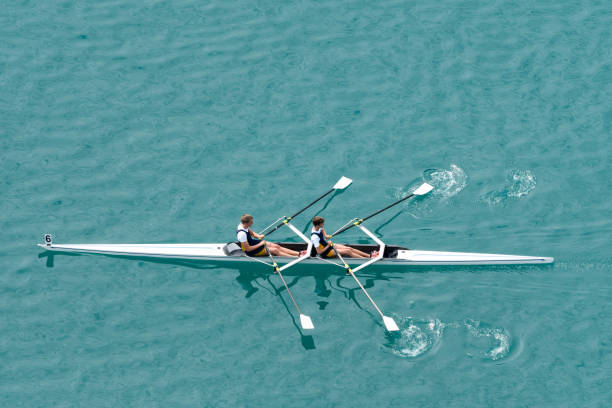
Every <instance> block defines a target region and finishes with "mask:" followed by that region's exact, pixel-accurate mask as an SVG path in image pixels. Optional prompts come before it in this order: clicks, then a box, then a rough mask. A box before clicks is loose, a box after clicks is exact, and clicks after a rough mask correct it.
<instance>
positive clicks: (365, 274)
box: [38, 251, 552, 350]
mask: <svg viewBox="0 0 612 408" xmlns="http://www.w3.org/2000/svg"><path fill="white" fill-rule="evenodd" d="M58 256H59V257H62V256H65V257H76V256H91V255H90V254H75V253H66V252H56V251H44V252H42V253H40V254H39V255H38V258H40V259H46V266H47V267H49V268H52V267H53V266H54V263H55V258H56V257H58ZM95 256H104V257H110V258H123V259H129V260H136V261H140V262H151V263H157V264H167V265H177V266H181V267H185V268H192V269H198V270H207V269H219V268H223V269H229V270H233V271H235V272H236V273H237V274H238V276H237V277H236V281H237V282H238V283H239V284H240V286H241V287H242V289H243V290H244V291H245V297H246V298H249V297H251V296H253V295H254V294H255V293H257V292H259V291H260V290H264V291H265V292H267V293H270V294H272V295H274V296H277V297H278V298H279V299H280V301H281V302H282V304H283V306H284V308H285V309H286V310H287V313H288V314H289V316H290V317H291V319H292V322H293V325H294V326H295V328H296V330H297V331H298V333H299V335H300V340H301V343H302V346H303V347H304V348H305V349H306V350H312V349H315V348H316V346H315V342H314V338H313V336H312V335H309V334H305V332H304V330H302V328H301V326H300V324H299V323H298V321H296V316H295V313H294V312H293V309H291V308H290V307H289V305H288V304H287V299H286V296H287V295H286V293H285V294H283V292H286V289H285V288H284V286H283V285H282V284H281V282H280V280H279V279H278V278H277V277H276V276H275V274H274V271H273V269H272V267H271V266H267V265H264V264H261V263H250V262H248V263H247V262H239V261H237V262H231V261H223V262H215V261H197V260H184V259H171V258H170V259H169V258H150V257H135V256H118V255H95ZM543 267H545V268H549V267H550V268H551V267H552V265H537V266H534V265H495V266H491V265H488V266H487V265H482V266H431V265H421V266H417V265H413V266H400V267H398V266H385V265H378V266H376V267H374V268H372V269H370V270H368V271H365V270H364V271H360V273H359V274H358V276H359V278H360V279H361V280H362V282H363V285H364V287H365V288H366V289H370V288H373V287H374V286H375V282H376V281H387V282H389V281H392V280H397V279H404V278H405V274H406V273H427V272H438V273H439V272H444V271H447V272H451V271H452V272H460V271H461V272H473V273H481V272H483V271H490V272H493V271H500V270H501V271H516V272H525V271H534V270H540V269H542V268H543ZM283 275H284V276H285V277H286V278H287V286H289V288H291V287H293V286H295V285H297V284H298V282H299V281H300V278H314V281H315V287H314V292H315V294H316V295H317V296H318V297H320V298H323V299H321V300H319V301H317V302H316V304H317V306H318V308H319V310H325V308H326V307H327V305H328V304H329V302H328V301H327V300H325V299H327V298H329V297H330V296H331V294H332V293H334V292H336V293H339V294H341V295H342V296H343V297H345V298H346V299H348V300H350V301H351V302H353V303H354V304H355V305H356V306H357V307H358V308H359V309H361V310H363V311H364V312H366V313H367V314H368V315H369V316H370V318H371V319H372V321H374V322H375V323H376V324H377V325H379V326H380V327H381V328H382V329H383V330H384V326H383V325H382V324H381V322H380V320H379V319H378V318H377V317H378V316H377V315H375V314H373V313H371V311H370V310H369V307H363V306H362V304H361V303H360V301H359V300H358V297H357V296H356V293H358V292H359V293H362V292H361V289H360V288H359V287H358V286H357V285H355V282H354V280H353V279H352V277H350V276H348V275H347V274H346V272H345V270H344V268H342V267H336V266H334V265H329V264H323V265H321V264H318V265H312V264H311V265H304V264H302V265H300V264H298V265H295V266H294V267H293V268H289V269H287V270H285V271H284V272H283ZM302 301H303V300H302Z"/></svg>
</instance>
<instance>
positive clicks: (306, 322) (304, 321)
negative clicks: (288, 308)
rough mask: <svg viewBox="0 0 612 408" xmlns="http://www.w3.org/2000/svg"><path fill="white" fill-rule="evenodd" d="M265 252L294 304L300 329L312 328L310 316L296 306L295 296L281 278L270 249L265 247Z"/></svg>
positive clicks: (281, 275)
mask: <svg viewBox="0 0 612 408" xmlns="http://www.w3.org/2000/svg"><path fill="white" fill-rule="evenodd" d="M266 252H267V253H268V256H269V257H270V259H271V260H272V266H273V267H274V272H276V273H278V276H279V277H280V278H281V280H282V281H283V285H285V289H287V293H288V294H289V297H290V298H291V301H292V302H293V305H294V306H295V308H296V310H297V312H298V314H299V315H300V324H301V325H302V329H305V330H311V329H314V324H312V320H311V319H310V316H306V315H305V314H303V313H302V311H301V310H300V307H299V306H298V304H297V302H296V301H295V298H294V297H293V294H292V293H291V290H290V289H289V286H288V285H287V282H285V278H283V274H282V273H281V271H280V268H279V267H278V264H277V263H276V261H275V260H274V257H273V256H272V254H271V253H270V251H269V250H268V249H267V248H266Z"/></svg>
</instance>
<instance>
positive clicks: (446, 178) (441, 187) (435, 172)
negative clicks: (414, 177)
mask: <svg viewBox="0 0 612 408" xmlns="http://www.w3.org/2000/svg"><path fill="white" fill-rule="evenodd" d="M423 179H424V180H425V181H426V182H427V183H429V184H431V185H432V186H433V187H434V190H433V191H432V194H433V195H435V196H437V197H442V198H450V197H453V196H455V195H457V194H459V192H461V190H463V189H464V188H465V187H466V186H467V175H466V174H465V172H464V171H463V169H462V168H461V167H459V166H457V165H456V164H451V165H450V170H446V169H428V170H425V171H424V172H423Z"/></svg>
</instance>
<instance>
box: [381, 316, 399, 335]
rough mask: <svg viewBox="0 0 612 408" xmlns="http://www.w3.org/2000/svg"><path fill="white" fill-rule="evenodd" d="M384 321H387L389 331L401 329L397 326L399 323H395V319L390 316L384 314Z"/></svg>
mask: <svg viewBox="0 0 612 408" xmlns="http://www.w3.org/2000/svg"><path fill="white" fill-rule="evenodd" d="M383 322H384V323H385V327H386V328H387V330H388V331H390V332H393V331H399V327H397V324H395V320H393V319H392V318H390V317H389V316H383Z"/></svg>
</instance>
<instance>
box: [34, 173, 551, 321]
mask: <svg viewBox="0 0 612 408" xmlns="http://www.w3.org/2000/svg"><path fill="white" fill-rule="evenodd" d="M352 182H353V181H352V180H351V179H349V178H346V177H344V176H343V177H341V178H340V180H338V182H336V184H335V185H334V186H333V187H332V188H331V189H330V190H329V191H327V192H326V193H325V194H323V195H321V196H320V197H319V198H317V199H316V200H314V201H313V202H311V203H310V204H308V205H307V206H306V207H304V208H302V209H301V210H299V211H298V212H296V213H295V214H293V215H292V216H290V217H286V216H285V217H281V218H279V219H277V220H276V221H274V222H273V223H272V224H271V225H269V226H268V227H266V228H264V230H263V231H262V232H261V234H262V235H264V236H265V237H267V236H269V235H270V234H272V233H273V232H274V231H276V230H278V229H279V228H281V227H283V226H287V227H288V228H290V229H291V230H292V231H293V232H294V233H295V234H296V235H297V236H298V237H299V238H300V239H301V240H302V242H301V243H293V242H284V243H280V245H282V246H283V247H285V248H288V249H291V250H294V251H298V252H300V253H301V251H304V253H303V254H302V255H301V256H300V257H297V258H288V257H275V256H272V254H271V253H269V251H266V252H268V253H267V256H268V257H269V259H270V261H271V262H266V261H264V260H262V259H261V258H257V257H251V256H247V255H246V254H245V253H244V252H243V251H242V249H241V248H240V245H239V243H237V242H228V243H219V244H55V243H54V242H53V238H52V237H51V235H50V234H46V235H45V242H44V243H43V244H38V245H39V246H40V247H42V248H44V249H45V250H47V251H52V252H65V253H77V254H101V255H108V256H118V257H136V258H162V259H179V260H202V261H233V262H261V263H265V264H267V265H269V266H271V267H273V269H274V273H275V274H277V275H278V276H279V278H280V279H281V281H282V282H283V285H284V286H285V289H286V291H287V294H288V295H289V296H290V298H291V301H292V302H293V305H294V306H295V309H296V310H297V312H298V314H299V317H300V324H301V326H302V328H303V329H314V325H313V323H312V320H311V319H310V317H309V316H307V315H305V314H303V313H302V311H301V309H300V307H299V306H298V304H297V302H296V300H295V298H294V297H293V294H292V293H291V290H290V289H289V285H287V282H286V281H285V278H284V277H283V274H282V272H283V271H284V270H286V269H288V268H290V267H292V266H294V265H296V264H298V263H300V262H303V263H308V264H323V263H331V264H334V265H337V266H340V267H341V268H344V269H345V270H346V273H347V274H348V275H351V277H352V278H353V279H354V280H355V282H357V284H358V285H359V287H360V289H361V290H362V291H363V293H364V294H365V295H366V296H367V298H368V300H369V301H370V302H371V303H372V306H373V307H374V308H375V309H376V311H377V312H378V314H379V315H380V317H381V318H382V321H383V324H384V326H385V328H386V329H387V330H388V331H390V332H395V331H398V330H399V327H398V326H397V324H396V323H395V321H394V320H393V318H391V317H389V316H385V315H384V314H383V312H382V310H381V309H380V308H379V307H378V305H377V304H376V303H375V302H374V299H372V297H371V296H370V294H369V293H368V291H367V290H366V288H365V287H364V286H363V284H362V283H361V281H360V280H359V278H357V275H356V272H358V271H360V270H363V269H364V268H366V267H368V266H370V265H374V264H376V265H389V266H402V265H404V266H405V265H518V264H531V265H535V264H550V263H552V262H553V261H554V260H553V258H550V257H542V256H523V255H502V254H481V253H475V252H445V251H422V250H417V249H409V248H405V247H401V246H393V245H387V244H385V243H384V242H382V241H381V240H380V238H378V237H377V236H376V235H374V233H372V231H370V230H369V229H367V228H366V227H365V226H363V223H364V222H365V221H367V220H368V219H370V218H372V217H374V216H376V215H378V214H380V213H382V212H383V211H386V210H388V209H389V208H391V207H394V206H396V205H398V204H400V203H401V202H403V201H406V200H408V199H410V198H413V197H418V196H424V195H426V194H427V193H429V192H430V191H431V190H433V187H432V186H431V185H429V184H427V183H423V184H422V185H421V186H419V187H418V188H417V189H416V190H414V191H413V192H412V193H411V194H408V195H407V196H405V197H403V198H401V199H399V200H397V201H396V202H394V203H392V204H389V205H387V206H386V207H384V208H382V209H380V210H378V211H376V212H374V213H372V214H370V215H368V216H367V217H365V218H353V219H351V220H349V221H348V222H347V223H346V224H344V225H343V226H342V227H340V228H339V229H338V230H337V231H336V232H334V233H333V234H332V235H331V236H330V237H329V238H330V241H329V242H330V245H332V247H333V243H332V241H331V238H332V237H333V236H337V235H338V234H341V233H343V232H344V231H347V230H348V229H350V228H354V227H356V228H359V229H360V230H361V231H362V232H363V233H364V234H366V235H367V236H368V237H369V238H370V239H371V240H372V241H374V242H375V243H376V245H364V244H345V245H347V246H350V247H353V248H356V249H359V250H361V251H363V252H366V253H372V252H373V251H375V250H377V251H378V252H377V254H376V255H375V256H374V255H373V257H372V258H348V257H347V258H343V257H342V256H341V255H340V254H339V253H338V254H337V255H338V260H339V261H340V262H335V260H331V259H329V258H322V257H319V256H318V255H317V251H316V250H315V249H314V248H313V245H312V242H311V240H310V239H308V238H307V237H306V236H304V234H303V233H302V232H301V231H300V230H298V229H297V228H296V227H295V226H294V225H293V224H292V223H291V221H292V220H293V218H295V217H296V216H298V215H299V214H301V213H302V212H304V211H305V210H306V209H308V208H310V207H311V206H312V205H314V204H315V203H317V202H319V201H320V200H321V199H323V198H324V197H326V196H327V195H329V194H331V193H332V192H340V191H342V190H344V189H346V188H347V187H348V186H349V185H350V184H351V183H352ZM264 259H265V258H264ZM279 265H283V266H282V267H280V266H279Z"/></svg>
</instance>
